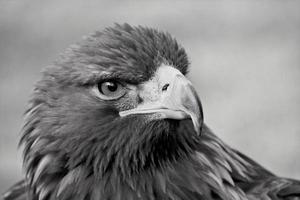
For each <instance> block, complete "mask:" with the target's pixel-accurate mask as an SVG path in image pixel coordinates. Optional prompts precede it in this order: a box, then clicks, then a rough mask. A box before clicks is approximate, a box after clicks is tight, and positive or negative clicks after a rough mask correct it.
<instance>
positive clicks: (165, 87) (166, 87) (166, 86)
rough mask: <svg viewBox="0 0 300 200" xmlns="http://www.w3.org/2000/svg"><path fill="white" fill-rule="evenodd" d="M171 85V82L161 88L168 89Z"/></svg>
mask: <svg viewBox="0 0 300 200" xmlns="http://www.w3.org/2000/svg"><path fill="white" fill-rule="evenodd" d="M169 85H170V84H169V83H167V84H165V85H164V86H163V87H162V89H161V90H162V91H166V90H167V89H168V87H169Z"/></svg>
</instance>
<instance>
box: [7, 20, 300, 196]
mask: <svg viewBox="0 0 300 200" xmlns="http://www.w3.org/2000/svg"><path fill="white" fill-rule="evenodd" d="M162 63H168V64H169V65H171V66H173V67H175V68H177V69H178V70H179V71H181V73H182V74H186V73H187V71H188V66H189V61H188V59H187V55H186V53H185V51H184V49H183V48H182V47H181V46H180V45H179V44H178V43H177V41H176V40H175V39H174V38H173V37H172V36H171V35H170V34H168V33H164V32H160V31H158V30H155V29H150V28H145V27H141V26H139V27H131V26H130V25H128V24H124V25H118V24H116V25H115V26H114V27H111V28H107V29H105V30H104V31H101V32H100V31H96V32H95V33H94V34H92V35H90V36H87V37H86V38H85V39H84V40H83V41H82V42H80V43H78V44H76V45H73V46H71V47H70V48H69V49H67V51H66V52H65V53H64V54H63V55H62V56H61V57H60V58H59V59H58V60H57V61H56V62H55V63H54V64H53V65H51V66H49V67H48V68H47V69H46V70H45V71H44V73H43V77H42V79H41V80H40V81H39V82H38V83H37V84H36V88H35V90H34V94H33V97H32V99H31V100H30V105H29V109H28V110H27V112H26V119H25V124H24V127H23V130H22V131H23V134H22V138H21V141H20V144H21V145H23V146H24V151H23V153H24V168H25V171H26V178H25V180H23V181H21V182H19V183H17V184H16V185H15V186H13V187H12V188H11V189H10V190H9V191H8V192H7V193H5V194H4V196H3V197H4V199H5V200H25V199H27V200H69V199H74V200H262V199H266V200H267V199H272V200H291V199H294V200H296V199H300V183H299V181H296V180H292V179H285V178H281V177H277V176H275V175H274V174H272V173H271V172H269V171H268V170H266V169H265V168H263V167H262V166H260V165H259V164H257V163H256V162H254V161H253V160H251V159H250V158H248V157H247V156H245V155H243V154H241V153H240V152H238V151H236V150H234V149H232V148H231V147H229V146H228V145H226V144H225V143H224V142H223V141H221V140H220V139H219V138H218V137H217V136H216V135H214V134H213V133H212V131H210V130H209V128H208V127H207V126H206V125H205V124H203V126H202V127H201V133H202V134H201V135H200V136H199V135H197V134H196V132H195V130H194V128H193V123H192V121H191V120H190V119H185V120H181V121H177V120H171V119H170V120H169V119H165V120H150V118H148V116H127V117H124V118H121V117H120V116H119V114H118V111H119V109H125V108H126V109H129V108H132V106H134V105H136V104H137V103H138V102H139V101H140V99H139V98H137V97H136V96H134V97H132V96H129V94H128V95H127V96H126V95H125V96H124V98H123V99H121V100H118V101H109V102H108V101H101V100H99V99H98V98H96V97H95V96H94V95H92V93H91V92H90V88H91V87H93V86H94V85H95V84H97V83H98V82H101V81H105V80H110V79H116V80H120V81H125V82H127V83H130V84H132V85H136V86H137V87H139V86H140V84H141V83H143V82H145V81H147V80H149V79H151V77H152V75H153V73H154V72H155V71H156V70H157V68H158V67H159V65H160V64H162Z"/></svg>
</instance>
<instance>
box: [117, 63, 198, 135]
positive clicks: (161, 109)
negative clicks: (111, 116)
mask: <svg viewBox="0 0 300 200" xmlns="http://www.w3.org/2000/svg"><path fill="white" fill-rule="evenodd" d="M142 88H143V89H142V90H141V91H140V94H139V95H140V97H141V98H142V99H143V103H141V104H140V105H138V106H137V107H136V108H133V109H130V110H125V111H121V112H119V114H120V116H121V117H123V116H127V115H133V114H151V113H154V114H157V115H158V116H159V118H160V119H175V120H182V119H186V118H191V120H192V122H193V125H194V129H195V131H196V132H197V134H200V132H201V130H200V129H201V126H202V122H203V113H202V106H201V102H200V99H199V97H198V95H197V93H196V90H195V89H194V87H193V85H192V83H191V82H190V81H189V80H188V79H187V78H186V77H185V76H184V75H183V74H182V73H181V72H180V71H179V70H177V69H176V68H174V67H171V66H167V65H162V66H161V67H159V69H158V70H157V72H156V73H155V75H154V77H153V78H152V79H151V80H149V81H148V82H145V83H144V84H143V87H142Z"/></svg>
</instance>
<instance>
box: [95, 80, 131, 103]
mask: <svg viewBox="0 0 300 200" xmlns="http://www.w3.org/2000/svg"><path fill="white" fill-rule="evenodd" d="M97 89H98V96H99V97H100V98H101V99H103V100H115V99H118V98H120V97H122V96H123V95H124V94H125V93H126V90H125V88H124V87H123V85H122V84H121V83H119V82H117V81H105V82H100V83H98V84H97Z"/></svg>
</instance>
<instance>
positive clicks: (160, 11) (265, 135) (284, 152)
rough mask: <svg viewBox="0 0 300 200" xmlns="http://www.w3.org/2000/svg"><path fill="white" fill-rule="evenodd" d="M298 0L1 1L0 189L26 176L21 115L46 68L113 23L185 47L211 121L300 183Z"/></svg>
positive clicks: (234, 142)
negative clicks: (163, 35)
mask: <svg viewBox="0 0 300 200" xmlns="http://www.w3.org/2000/svg"><path fill="white" fill-rule="evenodd" d="M299 8H300V1H292V0H291V1H289V0H288V1H175V0H164V1H85V0H72V1H66V0H51V1H40V0H22V1H17V0H0V145H1V146H0V192H3V191H4V190H5V189H7V187H9V185H11V184H12V183H13V182H15V181H17V180H18V179H21V177H22V169H21V150H17V143H18V139H19V132H20V129H21V126H22V113H23V112H24V110H25V107H26V102H27V100H28V98H29V95H30V93H31V90H32V88H33V85H34V83H35V81H36V80H37V79H38V78H39V77H40V71H41V69H42V68H43V67H44V66H46V65H49V64H51V61H52V60H54V59H55V58H56V57H57V55H58V54H59V53H61V52H62V51H63V50H64V49H65V48H66V47H68V45H70V44H72V43H74V42H76V41H78V40H80V39H81V36H83V35H85V34H88V33H90V32H92V31H94V30H96V29H103V28H104V27H106V26H111V25H112V24H113V23H114V22H118V23H123V22H128V23H130V24H132V25H146V26H149V27H156V28H158V29H161V30H165V31H168V32H170V33H171V34H173V35H174V36H175V37H176V38H177V40H178V41H180V43H181V44H182V45H183V46H184V47H185V48H186V50H187V52H188V54H189V57H190V60H191V71H190V75H189V76H190V78H191V80H192V82H193V83H194V84H195V87H196V88H197V90H198V93H199V95H200V97H201V99H202V103H203V107H204V114H205V121H206V123H207V124H208V125H209V126H210V127H211V128H212V129H213V130H214V131H215V133H216V134H217V135H219V136H220V137H221V138H222V139H224V140H225V141H226V142H227V143H229V144H230V145H232V146H234V147H235V148H237V149H239V150H240V151H242V152H244V153H246V154H247V155H249V156H251V157H252V158H254V159H255V160H257V161H258V162H260V163H261V164H262V165H264V166H266V167H267V168H269V169H270V170H272V171H273V172H275V173H276V174H278V175H281V176H288V177H292V178H298V179H300V124H299V122H300V89H299V86H300V12H299Z"/></svg>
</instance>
